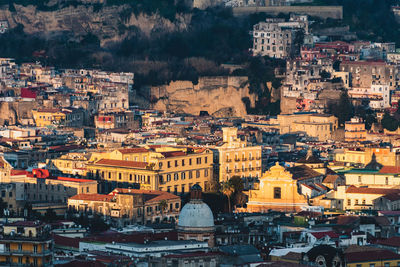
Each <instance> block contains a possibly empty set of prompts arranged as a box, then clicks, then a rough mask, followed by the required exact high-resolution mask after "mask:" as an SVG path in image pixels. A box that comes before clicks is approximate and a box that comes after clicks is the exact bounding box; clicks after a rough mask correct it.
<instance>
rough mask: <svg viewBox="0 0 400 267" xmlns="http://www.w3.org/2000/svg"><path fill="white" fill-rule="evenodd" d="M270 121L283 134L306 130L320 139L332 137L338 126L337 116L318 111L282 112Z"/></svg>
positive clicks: (310, 135) (305, 131)
mask: <svg viewBox="0 0 400 267" xmlns="http://www.w3.org/2000/svg"><path fill="white" fill-rule="evenodd" d="M270 123H271V124H273V125H276V127H278V128H279V130H280V133H281V134H285V133H294V132H304V133H305V134H307V135H308V136H309V137H315V138H316V139H317V140H319V141H327V140H329V139H332V133H333V132H334V131H335V130H336V129H337V128H338V119H337V118H336V117H335V116H333V115H329V114H318V113H299V114H280V115H278V116H277V118H276V119H271V120H270Z"/></svg>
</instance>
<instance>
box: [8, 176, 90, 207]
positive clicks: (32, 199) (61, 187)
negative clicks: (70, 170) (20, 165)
mask: <svg viewBox="0 0 400 267" xmlns="http://www.w3.org/2000/svg"><path fill="white" fill-rule="evenodd" d="M6 183H12V184H15V185H16V191H15V199H16V201H17V203H20V206H19V210H17V212H18V213H22V212H23V211H22V210H21V209H22V208H23V207H24V204H25V203H26V202H29V203H33V204H34V203H36V204H37V203H47V204H49V203H61V204H66V203H67V200H68V198H69V197H71V196H74V195H77V194H83V193H89V194H95V193H97V181H94V180H88V179H77V178H70V177H55V176H51V175H50V173H49V172H48V170H44V169H33V171H32V172H27V171H20V170H11V171H10V174H9V179H8V180H7V181H6Z"/></svg>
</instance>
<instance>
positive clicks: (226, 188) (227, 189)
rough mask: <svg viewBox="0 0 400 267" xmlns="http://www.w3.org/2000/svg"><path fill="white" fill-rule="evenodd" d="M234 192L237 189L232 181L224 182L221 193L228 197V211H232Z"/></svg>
mask: <svg viewBox="0 0 400 267" xmlns="http://www.w3.org/2000/svg"><path fill="white" fill-rule="evenodd" d="M234 192H235V189H234V187H233V185H232V183H230V181H226V182H222V184H221V193H222V194H224V195H225V196H226V197H227V198H228V212H231V196H232V194H233V193H234Z"/></svg>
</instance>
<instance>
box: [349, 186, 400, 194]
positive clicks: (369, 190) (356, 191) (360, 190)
mask: <svg viewBox="0 0 400 267" xmlns="http://www.w3.org/2000/svg"><path fill="white" fill-rule="evenodd" d="M346 193H354V194H372V195H387V194H393V193H400V189H389V188H371V187H355V186H354V185H351V186H349V187H348V188H347V189H346Z"/></svg>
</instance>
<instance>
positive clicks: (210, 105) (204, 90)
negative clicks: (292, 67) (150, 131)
mask: <svg viewBox="0 0 400 267" xmlns="http://www.w3.org/2000/svg"><path fill="white" fill-rule="evenodd" d="M149 93H150V99H152V102H153V104H152V108H154V109H157V110H162V111H174V112H179V113H189V114H194V115H198V114H199V113H200V111H207V112H208V113H209V114H212V115H214V116H216V117H224V116H244V115H246V114H247V112H246V106H245V104H244V103H243V101H242V99H243V98H245V97H247V98H249V100H250V105H251V106H254V105H255V101H256V96H255V95H254V94H251V93H250V92H249V87H248V83H247V77H227V76H224V77H202V78H199V81H198V83H197V84H193V83H192V82H191V81H174V82H170V83H169V84H168V85H163V86H154V87H151V88H150V92H149Z"/></svg>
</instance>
